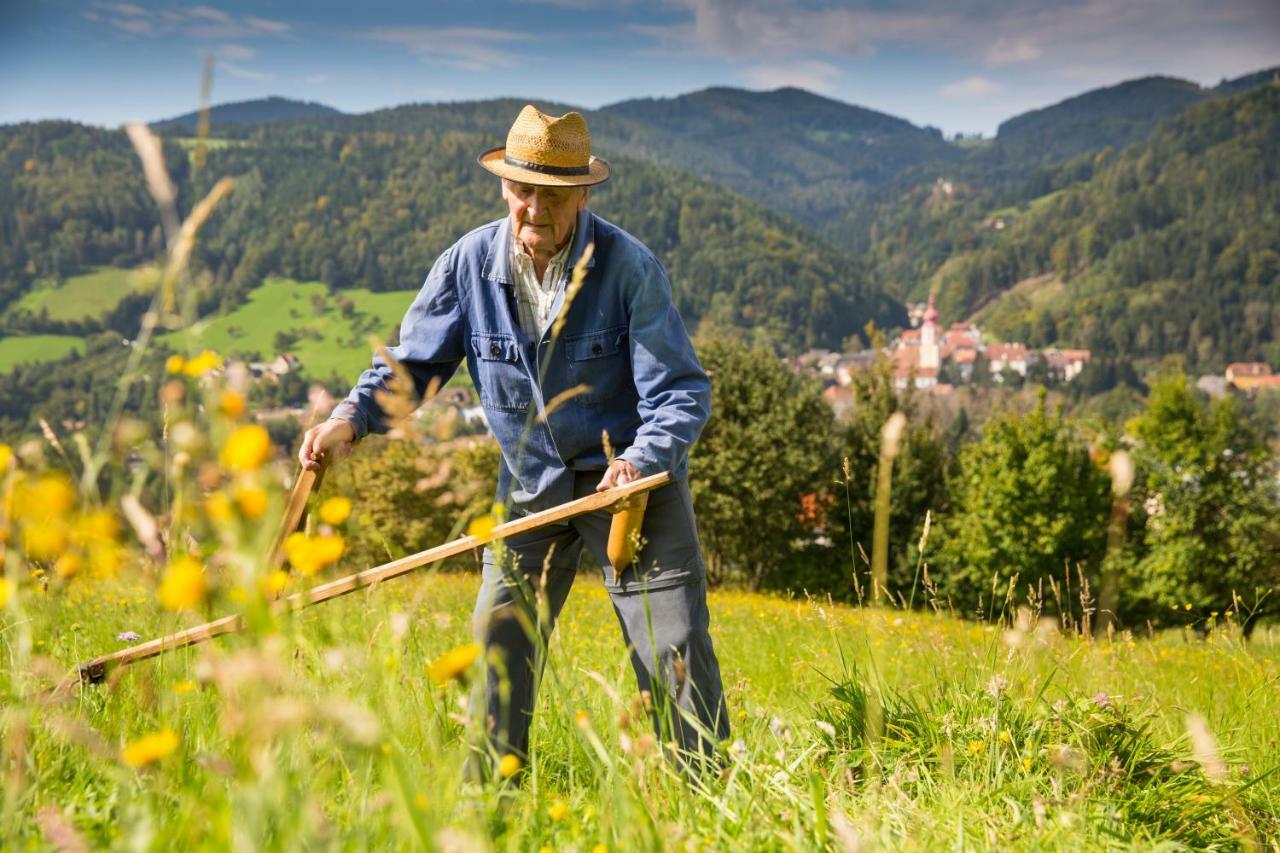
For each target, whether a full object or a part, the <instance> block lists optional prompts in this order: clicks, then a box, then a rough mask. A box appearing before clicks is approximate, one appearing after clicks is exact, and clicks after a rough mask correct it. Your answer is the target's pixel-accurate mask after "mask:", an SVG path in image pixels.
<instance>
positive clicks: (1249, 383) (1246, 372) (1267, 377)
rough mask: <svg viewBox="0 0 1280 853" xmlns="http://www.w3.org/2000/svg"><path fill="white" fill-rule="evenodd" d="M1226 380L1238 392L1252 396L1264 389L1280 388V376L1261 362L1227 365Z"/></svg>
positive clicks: (1240, 362) (1241, 362) (1242, 362)
mask: <svg viewBox="0 0 1280 853" xmlns="http://www.w3.org/2000/svg"><path fill="white" fill-rule="evenodd" d="M1226 380H1227V382H1228V383H1230V384H1231V386H1232V387H1233V388H1235V389H1236V390H1237V391H1243V392H1245V393H1246V394H1252V393H1254V392H1255V391H1258V390H1260V389H1262V388H1280V375H1276V374H1273V373H1272V372H1271V366H1270V365H1269V364H1267V363H1265V362H1261V361H1238V362H1235V363H1234V364H1228V365H1227V372H1226Z"/></svg>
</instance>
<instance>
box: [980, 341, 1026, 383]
mask: <svg viewBox="0 0 1280 853" xmlns="http://www.w3.org/2000/svg"><path fill="white" fill-rule="evenodd" d="M1028 364H1029V361H1028V356H1027V345H1026V344H991V345H989V346H988V347H987V366H988V367H989V368H990V369H991V375H992V376H994V377H996V378H999V377H1000V375H1001V374H1002V373H1004V372H1005V370H1006V369H1008V370H1012V371H1013V372H1014V373H1016V374H1018V375H1019V376H1026V375H1027V365H1028Z"/></svg>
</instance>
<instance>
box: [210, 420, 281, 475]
mask: <svg viewBox="0 0 1280 853" xmlns="http://www.w3.org/2000/svg"><path fill="white" fill-rule="evenodd" d="M270 456H271V436H269V435H268V434H267V431H266V429H264V428H263V427H262V426H260V425H259V424H245V425H244V426H240V427H236V429H235V431H234V432H232V433H231V435H230V437H228V438H227V443H226V444H225V445H224V446H223V448H222V457H221V458H222V464H223V466H224V467H226V468H229V469H230V470H232V471H253V470H255V469H256V468H259V467H261V465H262V463H263V462H266V461H267V459H268V457H270Z"/></svg>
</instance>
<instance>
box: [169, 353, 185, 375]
mask: <svg viewBox="0 0 1280 853" xmlns="http://www.w3.org/2000/svg"><path fill="white" fill-rule="evenodd" d="M186 366H187V360H186V359H185V358H183V357H182V356H180V355H171V356H169V357H168V358H166V359H165V361H164V369H165V372H166V373H181V372H182V369H183V368H184V367H186Z"/></svg>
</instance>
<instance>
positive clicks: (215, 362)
mask: <svg viewBox="0 0 1280 853" xmlns="http://www.w3.org/2000/svg"><path fill="white" fill-rule="evenodd" d="M221 366H222V358H221V357H220V356H219V355H218V354H217V353H216V352H214V351H213V350H205V351H204V352H202V353H200V354H199V355H198V356H196V357H195V358H193V359H190V360H189V361H187V363H186V364H185V365H183V368H182V372H183V373H185V374H187V375H188V376H204V375H205V374H206V373H208V372H209V371H210V370H213V369H215V368H218V367H221Z"/></svg>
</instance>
